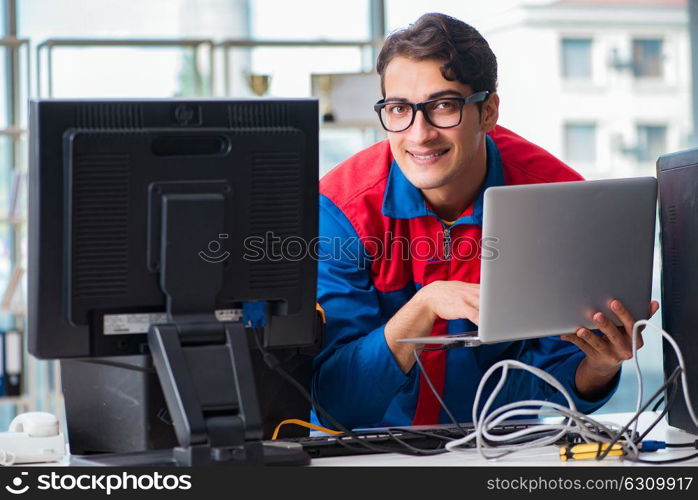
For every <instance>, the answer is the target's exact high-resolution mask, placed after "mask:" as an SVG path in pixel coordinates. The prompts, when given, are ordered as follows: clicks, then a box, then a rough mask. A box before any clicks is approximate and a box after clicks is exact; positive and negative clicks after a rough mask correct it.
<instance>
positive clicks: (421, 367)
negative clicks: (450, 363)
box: [412, 346, 468, 436]
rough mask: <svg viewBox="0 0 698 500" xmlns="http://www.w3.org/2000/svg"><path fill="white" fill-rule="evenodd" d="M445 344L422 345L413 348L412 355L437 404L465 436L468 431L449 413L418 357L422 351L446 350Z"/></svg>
mask: <svg viewBox="0 0 698 500" xmlns="http://www.w3.org/2000/svg"><path fill="white" fill-rule="evenodd" d="M447 349H448V347H447V346H441V347H438V348H433V347H432V348H425V347H422V348H421V349H413V350H412V354H413V355H414V359H415V361H416V362H417V366H419V370H420V371H421V373H422V376H423V377H424V380H426V382H427V385H428V386H429V389H431V392H432V393H433V394H434V397H435V398H436V400H437V401H438V402H439V405H441V408H443V410H444V412H446V415H448V418H449V419H450V420H451V422H453V424H454V425H455V426H456V427H457V428H458V430H459V431H461V432H462V433H463V436H467V435H468V433H467V432H466V430H465V429H464V428H463V427H462V426H461V425H460V422H458V420H456V417H454V416H453V413H451V410H449V409H448V406H446V403H445V402H444V400H443V399H442V398H441V395H440V394H439V391H437V390H436V388H435V387H434V384H433V383H432V382H431V378H430V377H429V375H428V374H427V371H426V370H425V369H424V365H423V364H422V361H421V360H420V359H419V354H420V353H421V352H423V351H426V352H433V351H444V350H447Z"/></svg>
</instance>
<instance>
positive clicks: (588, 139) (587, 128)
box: [565, 123, 596, 164]
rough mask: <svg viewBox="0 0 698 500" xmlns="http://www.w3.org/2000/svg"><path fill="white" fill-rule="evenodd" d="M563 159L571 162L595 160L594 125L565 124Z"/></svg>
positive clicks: (590, 161)
mask: <svg viewBox="0 0 698 500" xmlns="http://www.w3.org/2000/svg"><path fill="white" fill-rule="evenodd" d="M565 159H566V160H567V161H568V162H569V163H572V164H575V163H586V164H589V163H594V162H595V161H596V125H594V124H593V123H568V124H566V125H565Z"/></svg>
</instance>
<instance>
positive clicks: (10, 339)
mask: <svg viewBox="0 0 698 500" xmlns="http://www.w3.org/2000/svg"><path fill="white" fill-rule="evenodd" d="M4 379H5V380H4V382H5V395H6V396H19V395H21V393H22V333H21V332H20V331H18V330H8V331H6V332H5V372H4Z"/></svg>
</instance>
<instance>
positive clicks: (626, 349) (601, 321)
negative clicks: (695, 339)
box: [560, 299, 659, 374]
mask: <svg viewBox="0 0 698 500" xmlns="http://www.w3.org/2000/svg"><path fill="white" fill-rule="evenodd" d="M610 308H611V311H613V313H614V314H615V315H616V317H617V318H618V319H619V320H620V322H621V323H622V325H623V326H622V327H620V328H619V327H617V326H616V325H615V324H614V323H615V322H614V321H611V320H610V319H609V318H608V317H607V316H606V315H605V314H603V313H601V312H597V313H595V314H594V315H593V316H592V320H593V321H594V323H595V324H596V325H597V326H598V329H599V330H601V332H603V335H601V336H598V335H596V334H594V333H592V332H591V331H590V330H588V329H586V328H580V329H579V330H577V332H576V334H569V335H561V336H560V338H561V339H563V340H567V341H569V342H572V343H573V344H574V345H576V346H577V347H579V348H580V349H581V350H582V351H584V353H585V354H586V358H587V359H586V364H587V365H588V368H593V369H595V370H598V371H599V372H600V373H607V374H611V373H612V374H615V373H616V372H617V371H618V369H619V368H620V365H621V364H622V363H623V361H625V360H627V359H631V358H632V357H633V339H632V334H633V325H634V324H635V318H633V316H632V314H630V311H628V310H627V309H626V307H625V306H624V305H623V304H622V303H621V301H620V300H618V299H614V300H612V301H611V303H610ZM658 309H659V302H657V301H656V300H653V301H651V302H650V308H649V313H650V314H649V317H652V316H653V315H654V313H656V312H657V310H658ZM642 345H643V341H642V334H641V333H638V337H637V347H638V349H639V348H640V347H642Z"/></svg>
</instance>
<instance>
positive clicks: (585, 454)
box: [560, 443, 625, 462]
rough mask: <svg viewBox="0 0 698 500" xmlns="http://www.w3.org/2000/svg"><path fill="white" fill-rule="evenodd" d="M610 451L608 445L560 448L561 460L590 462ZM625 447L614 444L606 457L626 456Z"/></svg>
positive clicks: (596, 444) (588, 444) (579, 445)
mask: <svg viewBox="0 0 698 500" xmlns="http://www.w3.org/2000/svg"><path fill="white" fill-rule="evenodd" d="M607 449H608V443H586V444H575V445H572V446H569V445H568V446H563V447H562V448H560V460H562V461H563V462H565V461H567V460H588V459H593V458H596V457H598V456H600V455H601V454H603V453H604V452H605V451H606V450H607ZM624 454H625V452H624V451H623V447H622V446H621V445H619V444H614V445H613V446H612V447H611V450H610V451H609V452H608V454H607V455H606V456H607V457H619V456H622V455H624Z"/></svg>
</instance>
